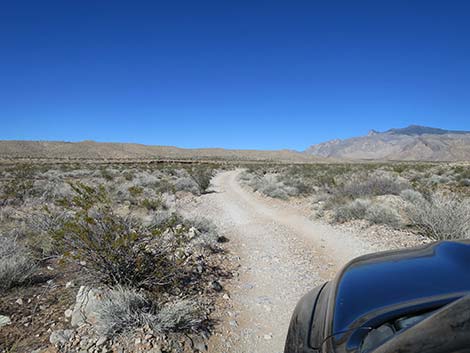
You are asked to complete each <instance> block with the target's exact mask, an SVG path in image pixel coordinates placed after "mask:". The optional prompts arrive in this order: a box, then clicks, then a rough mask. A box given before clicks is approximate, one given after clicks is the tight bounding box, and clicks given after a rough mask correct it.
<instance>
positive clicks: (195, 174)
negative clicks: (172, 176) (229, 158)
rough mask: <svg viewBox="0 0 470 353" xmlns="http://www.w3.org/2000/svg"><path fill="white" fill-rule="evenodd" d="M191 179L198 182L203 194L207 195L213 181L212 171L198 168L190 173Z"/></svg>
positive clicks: (201, 167)
mask: <svg viewBox="0 0 470 353" xmlns="http://www.w3.org/2000/svg"><path fill="white" fill-rule="evenodd" d="M189 173H190V175H191V178H192V179H193V180H194V181H195V182H196V184H197V185H198V187H199V192H200V193H201V194H203V193H205V192H206V191H207V189H208V188H209V186H210V185H211V179H212V177H213V172H212V169H211V168H209V167H205V166H198V167H194V168H192V169H191V171H190V172H189Z"/></svg>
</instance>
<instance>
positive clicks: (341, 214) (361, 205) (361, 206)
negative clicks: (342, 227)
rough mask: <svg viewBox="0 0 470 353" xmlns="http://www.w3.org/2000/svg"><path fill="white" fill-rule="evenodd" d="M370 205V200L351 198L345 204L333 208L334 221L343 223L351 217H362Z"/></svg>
mask: <svg viewBox="0 0 470 353" xmlns="http://www.w3.org/2000/svg"><path fill="white" fill-rule="evenodd" d="M370 205H371V201H370V200H363V199H356V200H353V201H351V202H349V203H347V204H346V205H343V206H339V207H337V208H336V209H335V212H334V220H335V221H336V222H340V223H343V222H347V221H350V220H353V219H364V218H365V215H366V212H367V209H368V208H369V206H370Z"/></svg>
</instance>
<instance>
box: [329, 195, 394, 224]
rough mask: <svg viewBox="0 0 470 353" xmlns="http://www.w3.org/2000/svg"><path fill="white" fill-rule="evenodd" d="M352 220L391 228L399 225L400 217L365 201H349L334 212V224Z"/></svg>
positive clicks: (382, 206)
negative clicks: (361, 220) (385, 225)
mask: <svg viewBox="0 0 470 353" xmlns="http://www.w3.org/2000/svg"><path fill="white" fill-rule="evenodd" d="M354 219H364V220H367V221H369V222H371V223H375V224H387V225H390V226H393V227H399V226H400V225H401V217H400V215H399V214H398V212H397V211H396V210H394V209H392V208H390V207H388V206H386V205H381V204H377V203H374V202H372V201H371V200H367V199H356V200H353V201H350V202H349V203H347V204H345V205H343V206H339V207H337V208H336V209H335V211H334V220H335V221H336V222H340V223H343V222H347V221H351V220H354Z"/></svg>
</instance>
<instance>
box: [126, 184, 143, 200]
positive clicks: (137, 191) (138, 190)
mask: <svg viewBox="0 0 470 353" xmlns="http://www.w3.org/2000/svg"><path fill="white" fill-rule="evenodd" d="M127 190H128V191H129V194H130V195H131V197H134V198H137V197H139V196H140V195H142V193H143V192H144V189H143V188H142V187H141V186H136V185H134V186H131V187H129V188H128V189H127Z"/></svg>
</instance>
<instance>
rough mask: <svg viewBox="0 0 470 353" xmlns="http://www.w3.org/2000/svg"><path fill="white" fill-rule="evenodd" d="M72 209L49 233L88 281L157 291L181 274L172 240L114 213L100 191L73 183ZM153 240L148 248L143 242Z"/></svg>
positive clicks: (159, 229)
mask: <svg viewBox="0 0 470 353" xmlns="http://www.w3.org/2000/svg"><path fill="white" fill-rule="evenodd" d="M74 190H75V191H76V192H77V195H76V196H75V197H73V199H72V201H71V204H70V205H69V207H70V208H71V209H72V210H73V211H74V215H73V216H71V217H70V218H69V219H68V220H67V221H66V222H65V223H64V225H63V227H62V228H61V229H59V230H57V231H55V232H54V239H55V240H56V241H57V242H58V244H59V246H60V247H62V249H63V251H65V254H66V255H67V256H68V257H69V258H72V259H75V260H78V261H79V262H80V263H81V264H83V265H82V266H83V267H84V269H85V270H86V271H88V272H89V273H90V274H91V275H93V277H94V278H95V279H97V280H99V281H101V282H102V283H104V284H107V285H118V284H119V285H124V286H133V287H137V288H148V289H151V288H158V287H165V286H169V285H171V284H172V283H173V282H174V281H176V279H177V277H178V275H179V274H180V272H183V271H182V268H181V266H180V264H179V260H178V258H177V257H176V256H175V252H176V247H177V245H178V244H177V243H176V240H177V239H176V238H175V239H168V237H164V236H163V235H162V233H163V230H162V229H161V228H153V229H150V228H148V227H145V226H143V225H141V224H139V223H138V222H136V221H134V220H133V219H132V218H130V217H122V216H119V215H117V214H115V213H114V212H113V210H112V207H111V206H110V205H109V200H108V199H107V195H106V192H105V191H104V189H103V188H97V189H95V188H92V187H90V186H86V185H84V184H77V185H74ZM149 239H151V240H152V242H153V246H152V251H149V250H148V240H149Z"/></svg>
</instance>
